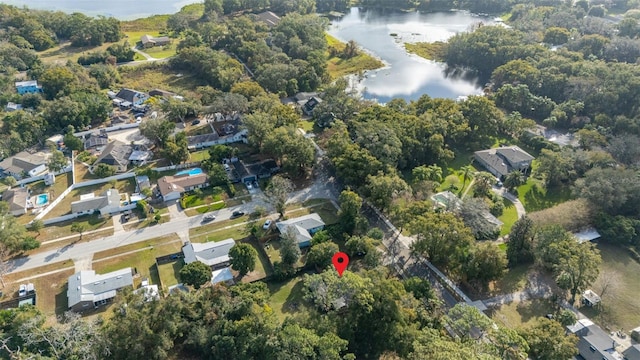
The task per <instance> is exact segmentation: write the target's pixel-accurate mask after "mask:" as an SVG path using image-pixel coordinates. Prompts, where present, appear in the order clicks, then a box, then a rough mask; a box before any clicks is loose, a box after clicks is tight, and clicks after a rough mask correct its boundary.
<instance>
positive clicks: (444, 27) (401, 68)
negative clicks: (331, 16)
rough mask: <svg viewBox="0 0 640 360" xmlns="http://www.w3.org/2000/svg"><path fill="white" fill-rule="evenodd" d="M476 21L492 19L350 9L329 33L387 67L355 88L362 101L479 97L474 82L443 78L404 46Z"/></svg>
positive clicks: (437, 66) (437, 67)
mask: <svg viewBox="0 0 640 360" xmlns="http://www.w3.org/2000/svg"><path fill="white" fill-rule="evenodd" d="M480 21H482V22H484V23H485V24H491V23H493V20H492V18H485V17H479V16H476V15H472V14H469V13H466V12H441V13H432V14H420V13H417V12H414V13H402V12H382V11H379V10H363V9H358V8H352V9H351V11H350V12H349V14H347V15H346V16H345V17H343V18H342V19H340V20H337V21H334V22H333V23H332V25H331V27H330V29H329V33H330V34H331V35H333V36H335V37H337V38H339V39H341V40H343V41H348V40H354V41H356V42H357V43H358V44H359V45H360V46H362V47H363V48H365V49H366V50H368V51H369V52H371V53H373V54H374V55H376V56H378V57H379V58H381V59H382V60H383V61H384V62H385V63H387V65H388V66H387V67H385V68H383V69H379V70H375V71H370V72H368V73H367V74H366V77H365V78H364V79H363V81H362V82H361V84H360V85H361V86H363V87H364V89H363V96H364V97H365V98H367V99H377V100H378V101H379V102H381V103H385V102H387V101H389V100H391V99H392V98H396V97H401V98H404V99H405V100H407V101H409V100H416V99H418V98H419V97H420V96H421V95H422V94H428V95H429V96H431V97H444V98H452V99H455V98H457V97H459V96H465V95H471V94H475V93H480V87H479V85H478V84H477V82H476V81H475V79H468V78H467V79H464V78H462V77H460V76H455V77H454V76H447V75H446V74H445V66H444V64H441V63H437V62H433V61H429V60H425V59H423V58H420V57H418V56H416V55H412V54H408V53H407V52H406V51H405V49H404V46H403V43H404V42H409V43H414V42H433V41H445V40H447V39H449V38H450V37H452V36H453V35H455V34H456V33H458V32H464V31H468V29H469V27H470V26H471V25H473V24H475V23H478V22H480ZM391 34H397V36H395V37H393V36H391Z"/></svg>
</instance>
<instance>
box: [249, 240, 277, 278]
mask: <svg viewBox="0 0 640 360" xmlns="http://www.w3.org/2000/svg"><path fill="white" fill-rule="evenodd" d="M246 243H247V244H249V245H251V246H253V248H254V249H255V250H256V252H257V253H258V258H257V259H256V260H257V261H256V268H255V270H253V271H252V272H250V273H249V274H247V275H245V276H244V278H242V281H244V282H249V281H256V280H261V279H264V278H266V277H267V276H270V275H271V273H272V271H271V264H270V263H269V259H268V258H267V257H265V255H264V252H263V251H260V246H262V245H260V244H259V243H258V241H257V240H255V239H251V240H248V241H246Z"/></svg>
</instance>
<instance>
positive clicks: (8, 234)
mask: <svg viewBox="0 0 640 360" xmlns="http://www.w3.org/2000/svg"><path fill="white" fill-rule="evenodd" d="M0 224H2V226H0V250H2V252H6V255H9V254H12V253H17V252H20V251H22V250H23V249H24V248H25V242H27V237H26V236H25V232H26V229H25V227H24V225H21V224H19V223H18V222H17V220H16V218H15V216H13V215H12V214H11V213H10V212H9V204H8V203H7V202H5V201H0Z"/></svg>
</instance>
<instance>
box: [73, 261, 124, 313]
mask: <svg viewBox="0 0 640 360" xmlns="http://www.w3.org/2000/svg"><path fill="white" fill-rule="evenodd" d="M127 286H133V273H132V271H131V268H125V269H121V270H116V271H113V272H110V273H107V274H102V275H100V274H96V272H95V271H93V270H83V271H80V272H77V273H75V274H73V275H71V276H70V277H69V285H68V290H67V299H68V307H69V310H72V311H76V312H80V311H84V310H90V309H94V308H96V307H98V306H101V305H105V304H107V303H108V302H110V301H112V300H113V298H115V297H116V294H117V292H118V290H120V289H122V288H125V287H127Z"/></svg>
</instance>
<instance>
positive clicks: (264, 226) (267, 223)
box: [262, 220, 271, 230]
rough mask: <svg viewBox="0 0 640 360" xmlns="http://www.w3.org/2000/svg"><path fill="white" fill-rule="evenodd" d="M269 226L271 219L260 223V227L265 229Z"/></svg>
mask: <svg viewBox="0 0 640 360" xmlns="http://www.w3.org/2000/svg"><path fill="white" fill-rule="evenodd" d="M270 227H271V220H267V221H265V222H264V225H262V228H263V229H265V230H269V228H270Z"/></svg>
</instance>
